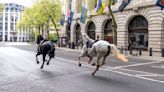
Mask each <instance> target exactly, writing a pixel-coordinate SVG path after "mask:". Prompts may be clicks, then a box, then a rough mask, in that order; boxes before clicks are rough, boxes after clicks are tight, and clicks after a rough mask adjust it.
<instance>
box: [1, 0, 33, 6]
mask: <svg viewBox="0 0 164 92" xmlns="http://www.w3.org/2000/svg"><path fill="white" fill-rule="evenodd" d="M34 1H35V0H0V3H17V4H19V5H23V6H25V7H31V6H32V3H33V2H34Z"/></svg>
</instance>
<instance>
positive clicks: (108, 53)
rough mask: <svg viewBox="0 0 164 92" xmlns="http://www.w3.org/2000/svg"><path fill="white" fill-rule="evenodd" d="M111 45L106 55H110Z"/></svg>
mask: <svg viewBox="0 0 164 92" xmlns="http://www.w3.org/2000/svg"><path fill="white" fill-rule="evenodd" d="M110 48H111V47H110V46H108V52H107V54H106V56H108V55H109V53H110V51H111V49H110Z"/></svg>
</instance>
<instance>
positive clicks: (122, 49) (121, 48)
mask: <svg viewBox="0 0 164 92" xmlns="http://www.w3.org/2000/svg"><path fill="white" fill-rule="evenodd" d="M121 53H122V54H123V46H121Z"/></svg>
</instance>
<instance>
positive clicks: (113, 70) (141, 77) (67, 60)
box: [56, 57, 164, 84]
mask: <svg viewBox="0 0 164 92" xmlns="http://www.w3.org/2000/svg"><path fill="white" fill-rule="evenodd" d="M56 59H59V60H62V61H66V62H70V63H73V64H78V61H75V60H69V59H64V58H60V57H56ZM154 63H159V62H154ZM142 64H144V65H145V64H153V62H149V63H142ZM142 64H135V65H132V66H137V65H142ZM83 66H86V67H91V68H95V67H94V66H90V65H88V64H87V63H84V62H83ZM105 67H106V68H100V70H103V71H110V72H114V73H118V74H122V75H126V76H130V77H135V78H139V79H144V80H149V81H155V82H159V83H163V84H164V81H160V80H155V79H151V78H146V77H143V76H141V75H133V74H128V73H124V72H120V71H116V69H117V68H112V67H108V68H107V66H105ZM119 69H120V70H128V69H122V68H119ZM128 71H134V72H142V73H147V74H148V75H147V74H146V75H144V76H151V75H152V76H163V75H160V74H154V73H149V72H143V71H135V70H128Z"/></svg>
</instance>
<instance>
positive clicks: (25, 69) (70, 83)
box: [0, 43, 164, 92]
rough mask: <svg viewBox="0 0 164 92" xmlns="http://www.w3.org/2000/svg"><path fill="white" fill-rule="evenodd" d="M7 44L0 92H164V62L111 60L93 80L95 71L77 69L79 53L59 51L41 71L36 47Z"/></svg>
mask: <svg viewBox="0 0 164 92" xmlns="http://www.w3.org/2000/svg"><path fill="white" fill-rule="evenodd" d="M5 44H6V43H5ZM5 44H4V43H1V44H0V53H1V55H0V65H1V67H0V92H163V87H164V76H163V75H164V71H163V70H164V66H163V65H164V63H163V61H162V60H161V61H153V60H146V59H145V60H144V59H134V58H129V62H128V63H123V62H120V61H118V60H116V59H115V58H113V57H112V56H110V57H108V59H107V63H106V65H105V66H104V67H102V68H101V70H100V71H98V72H97V73H96V75H95V76H91V73H92V71H93V70H94V67H92V66H90V65H87V64H86V63H84V64H83V66H82V67H78V65H77V56H78V55H79V54H80V52H79V51H74V50H69V49H62V48H57V50H56V58H54V59H52V61H51V62H50V65H49V66H47V65H45V66H44V69H42V70H41V69H40V65H41V62H40V64H36V61H35V50H36V47H35V46H34V45H5ZM41 59H42V58H41V57H40V58H39V60H40V61H41ZM82 61H84V62H85V61H87V58H84V59H82ZM94 61H95V60H94ZM94 61H93V62H94Z"/></svg>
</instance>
